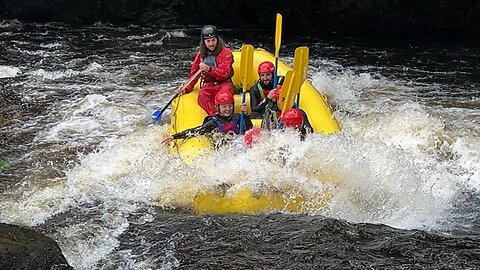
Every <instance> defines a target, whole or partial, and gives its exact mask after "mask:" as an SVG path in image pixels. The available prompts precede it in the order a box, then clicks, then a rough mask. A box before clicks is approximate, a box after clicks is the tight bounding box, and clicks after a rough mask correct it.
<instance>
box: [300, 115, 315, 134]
mask: <svg viewBox="0 0 480 270" xmlns="http://www.w3.org/2000/svg"><path fill="white" fill-rule="evenodd" d="M300 112H301V113H302V116H303V126H302V130H301V133H302V134H303V135H306V134H308V133H313V128H312V125H310V121H308V117H307V114H306V113H305V112H304V111H303V110H300Z"/></svg>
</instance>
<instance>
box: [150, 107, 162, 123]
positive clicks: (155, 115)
mask: <svg viewBox="0 0 480 270" xmlns="http://www.w3.org/2000/svg"><path fill="white" fill-rule="evenodd" d="M161 120H162V112H161V111H160V110H156V111H154V112H153V113H152V119H151V121H150V123H151V124H154V125H157V124H160V121H161Z"/></svg>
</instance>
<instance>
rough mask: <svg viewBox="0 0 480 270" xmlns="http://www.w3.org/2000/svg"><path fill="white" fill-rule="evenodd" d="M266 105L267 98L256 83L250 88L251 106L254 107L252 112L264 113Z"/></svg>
mask: <svg viewBox="0 0 480 270" xmlns="http://www.w3.org/2000/svg"><path fill="white" fill-rule="evenodd" d="M266 105H267V102H266V100H263V99H262V96H261V95H260V91H259V90H258V87H257V84H255V85H254V86H252V88H250V108H251V109H252V112H258V113H263V112H264V111H265V106H266Z"/></svg>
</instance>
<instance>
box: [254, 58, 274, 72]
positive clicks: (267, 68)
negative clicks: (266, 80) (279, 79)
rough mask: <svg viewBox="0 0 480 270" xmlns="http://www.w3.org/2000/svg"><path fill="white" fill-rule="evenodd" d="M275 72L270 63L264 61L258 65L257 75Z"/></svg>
mask: <svg viewBox="0 0 480 270" xmlns="http://www.w3.org/2000/svg"><path fill="white" fill-rule="evenodd" d="M274 71H275V66H273V64H272V62H269V61H264V62H262V63H260V65H258V73H273V72H274Z"/></svg>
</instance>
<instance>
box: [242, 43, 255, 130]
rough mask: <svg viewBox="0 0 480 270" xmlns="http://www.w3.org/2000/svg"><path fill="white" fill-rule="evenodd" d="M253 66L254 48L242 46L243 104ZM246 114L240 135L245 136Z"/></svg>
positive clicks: (243, 117)
mask: <svg viewBox="0 0 480 270" xmlns="http://www.w3.org/2000/svg"><path fill="white" fill-rule="evenodd" d="M252 65H253V46H252V45H248V44H245V45H243V46H242V51H241V56H240V76H242V90H243V91H242V104H244V103H245V96H246V92H247V83H249V77H248V76H249V73H250V72H251V70H252ZM244 120H245V112H243V111H242V113H241V114H240V134H243V132H244V129H245V123H244V122H245V121H244Z"/></svg>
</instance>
